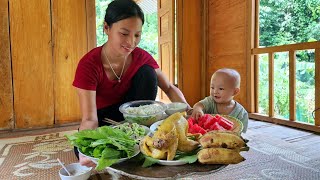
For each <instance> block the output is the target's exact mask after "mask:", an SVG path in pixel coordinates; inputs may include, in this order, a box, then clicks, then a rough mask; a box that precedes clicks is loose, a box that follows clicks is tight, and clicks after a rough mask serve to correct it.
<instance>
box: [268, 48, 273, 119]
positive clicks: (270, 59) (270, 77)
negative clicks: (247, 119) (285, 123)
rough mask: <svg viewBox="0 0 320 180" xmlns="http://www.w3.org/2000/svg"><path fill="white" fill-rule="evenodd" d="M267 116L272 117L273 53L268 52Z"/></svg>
mask: <svg viewBox="0 0 320 180" xmlns="http://www.w3.org/2000/svg"><path fill="white" fill-rule="evenodd" d="M269 117H274V53H273V52H270V53H269Z"/></svg>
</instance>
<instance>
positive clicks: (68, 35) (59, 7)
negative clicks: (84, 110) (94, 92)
mask: <svg viewBox="0 0 320 180" xmlns="http://www.w3.org/2000/svg"><path fill="white" fill-rule="evenodd" d="M94 2H95V1H94V0H81V1H80V0H30V1H15V0H0V27H1V28H0V52H1V53H0V77H1V81H0V114H1V116H0V129H1V130H10V129H28V128H39V127H52V126H56V125H61V124H66V123H71V122H79V121H80V119H81V117H80V112H79V111H80V110H79V109H80V108H79V105H78V98H77V95H76V91H75V89H74V88H73V87H72V81H73V78H74V73H75V70H76V67H77V64H78V61H79V60H80V58H81V57H82V56H83V55H84V54H85V53H86V52H87V51H88V50H91V49H92V48H94V47H95V46H96V44H95V42H96V40H95V39H96V37H95V32H94V29H95V28H94V27H95V18H94V17H95V3H94ZM10 47H11V49H10Z"/></svg>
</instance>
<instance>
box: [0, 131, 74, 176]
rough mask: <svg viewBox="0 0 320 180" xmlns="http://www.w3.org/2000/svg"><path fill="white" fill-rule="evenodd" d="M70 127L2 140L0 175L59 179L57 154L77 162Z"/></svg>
mask: <svg viewBox="0 0 320 180" xmlns="http://www.w3.org/2000/svg"><path fill="white" fill-rule="evenodd" d="M73 132H75V131H66V132H59V133H52V134H45V135H38V136H26V137H19V138H9V139H1V140H0V179H8V180H9V179H10V180H12V179H25V180H29V179H30V180H36V179H59V174H58V171H59V169H60V168H61V167H60V165H59V164H58V162H57V160H56V159H57V158H59V159H60V160H61V161H63V162H65V163H66V164H68V163H72V162H77V159H76V157H75V156H74V153H73V147H72V146H71V145H70V144H69V143H68V142H67V140H66V138H65V137H64V135H65V134H70V133H73Z"/></svg>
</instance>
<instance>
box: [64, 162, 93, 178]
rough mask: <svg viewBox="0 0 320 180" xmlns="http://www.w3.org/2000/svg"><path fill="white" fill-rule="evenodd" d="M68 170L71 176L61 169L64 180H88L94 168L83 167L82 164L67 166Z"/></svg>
mask: <svg viewBox="0 0 320 180" xmlns="http://www.w3.org/2000/svg"><path fill="white" fill-rule="evenodd" d="M66 168H67V170H68V171H69V172H70V173H71V176H69V175H68V173H67V172H66V171H65V170H64V169H63V168H61V169H60V170H59V175H60V178H61V179H62V180H87V179H89V177H90V175H91V171H92V167H87V166H82V165H80V163H72V164H69V165H66Z"/></svg>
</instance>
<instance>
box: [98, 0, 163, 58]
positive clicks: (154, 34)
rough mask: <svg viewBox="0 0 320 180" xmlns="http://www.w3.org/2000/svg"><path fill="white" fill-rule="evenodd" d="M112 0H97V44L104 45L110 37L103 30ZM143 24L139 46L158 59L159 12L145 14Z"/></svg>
mask: <svg viewBox="0 0 320 180" xmlns="http://www.w3.org/2000/svg"><path fill="white" fill-rule="evenodd" d="M110 2H112V0H96V25H97V31H96V33H97V46H101V45H103V44H104V43H105V42H106V41H107V39H108V37H107V35H105V33H104V32H103V22H104V16H105V13H106V9H107V7H108V4H109V3H110ZM144 18H145V22H144V25H143V26H142V34H141V41H140V43H139V44H138V46H139V47H140V48H142V49H144V50H146V51H147V52H149V53H150V54H151V55H152V56H153V58H154V59H156V60H157V59H158V19H157V18H158V17H157V12H155V13H152V14H145V16H144Z"/></svg>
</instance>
